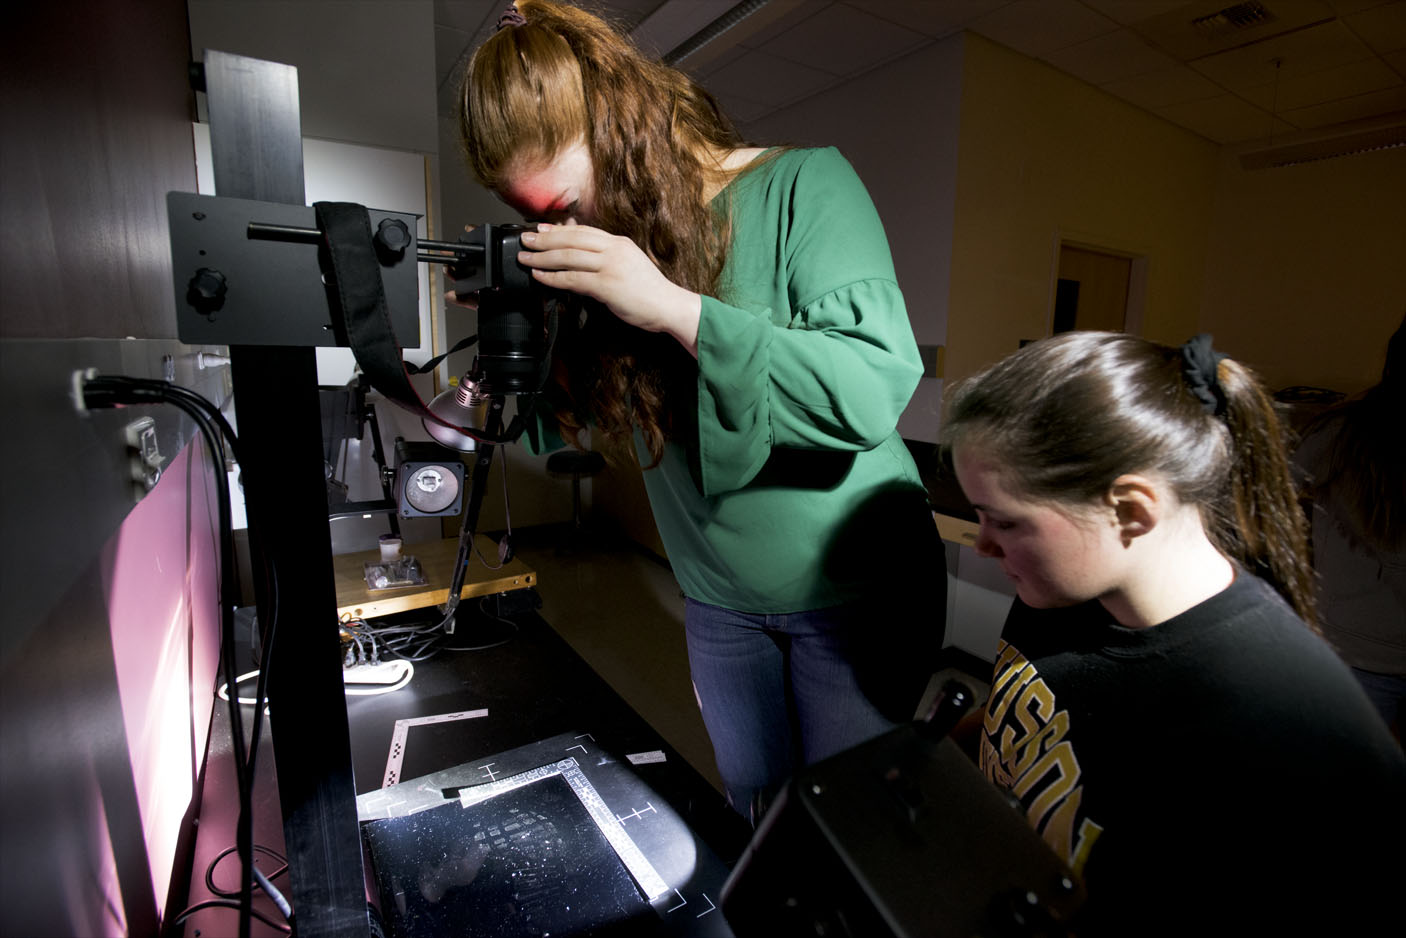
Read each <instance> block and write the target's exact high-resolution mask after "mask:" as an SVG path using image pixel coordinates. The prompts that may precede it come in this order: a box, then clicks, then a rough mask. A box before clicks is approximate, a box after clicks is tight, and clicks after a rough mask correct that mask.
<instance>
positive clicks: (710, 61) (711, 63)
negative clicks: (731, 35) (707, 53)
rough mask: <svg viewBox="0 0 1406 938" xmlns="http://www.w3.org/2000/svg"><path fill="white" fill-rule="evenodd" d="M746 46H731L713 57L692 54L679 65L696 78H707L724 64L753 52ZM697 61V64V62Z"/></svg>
mask: <svg viewBox="0 0 1406 938" xmlns="http://www.w3.org/2000/svg"><path fill="white" fill-rule="evenodd" d="M751 51H752V50H751V49H748V48H747V47H746V46H729V47H728V48H726V49H723V50H721V51H719V52H718V54H717V55H716V56H714V57H713V58H704V57H703V56H699V55H690V56H689V57H688V58H687V59H684V61H683V62H681V63H679V67H680V68H682V69H683V70H684V71H686V72H688V73H689V74H690V75H692V76H693V77H694V79H695V80H697V79H702V78H706V77H708V76H709V75H711V74H713V73H714V72H716V71H717V70H718V69H720V68H723V67H724V66H726V65H728V64H730V63H732V62H736V61H737V60H738V59H740V58H742V56H744V55H746V54H747V53H748V52H751ZM695 61H696V62H697V64H695Z"/></svg>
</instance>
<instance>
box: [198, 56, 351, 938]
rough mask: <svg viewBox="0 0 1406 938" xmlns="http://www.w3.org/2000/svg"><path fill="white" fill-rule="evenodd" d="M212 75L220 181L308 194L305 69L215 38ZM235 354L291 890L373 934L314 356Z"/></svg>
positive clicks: (312, 911)
mask: <svg viewBox="0 0 1406 938" xmlns="http://www.w3.org/2000/svg"><path fill="white" fill-rule="evenodd" d="M205 85H206V88H205V90H206V94H207V98H208V104H209V112H210V145H211V150H212V154H213V163H214V170H215V186H216V189H217V191H218V193H219V194H220V195H221V196H225V197H235V198H243V199H255V200H260V201H269V202H285V203H289V204H293V205H303V204H304V193H303V158H302V127H301V123H300V119H299V110H298V73H297V69H295V68H293V67H291V66H288V65H280V64H277V63H273V62H264V61H260V60H257V59H249V58H244V57H242V56H234V55H229V54H227V53H221V52H211V51H207V52H206V53H205ZM230 356H231V359H232V362H231V364H232V373H233V377H234V401H235V409H236V415H237V417H238V423H239V436H240V440H241V442H242V444H243V447H242V450H243V455H244V460H245V462H244V465H243V467H242V468H243V479H244V495H245V501H246V503H247V505H248V509H249V519H250V523H249V527H250V542H251V549H252V550H253V551H254V553H255V558H254V568H255V570H256V571H262V570H264V569H268V570H271V571H272V574H273V575H272V577H271V578H270V579H269V581H268V582H265V581H264V580H263V578H262V577H261V576H258V575H256V576H255V583H256V590H257V592H258V594H259V595H258V599H259V608H260V609H271V608H273V607H272V605H271V603H272V602H276V603H277V608H278V630H277V636H276V640H275V641H274V645H273V659H272V662H271V664H270V668H269V672H270V673H269V682H268V693H269V709H270V713H271V718H270V730H271V732H272V734H273V747H274V760H275V763H276V767H277V773H278V791H279V800H280V801H281V802H282V805H283V831H284V837H285V840H286V847H287V851H288V865H289V874H290V877H291V890H290V895H289V899H290V901H291V903H292V906H293V909H294V914H295V915H296V916H297V923H298V934H299V935H300V936H304V938H306V936H310V935H336V936H342V935H346V936H351V935H367V934H369V932H370V920H369V918H368V916H367V904H366V892H365V888H366V887H365V881H364V878H363V874H362V859H361V858H362V848H361V833H360V829H359V827H358V825H357V817H356V786H355V783H354V780H353V776H352V760H351V739H350V734H349V732H348V728H347V708H346V698H345V696H344V693H345V691H344V683H343V678H342V670H341V656H340V637H339V635H338V631H337V628H336V624H337V599H336V593H335V590H334V586H333V573H332V543H331V535H330V532H329V531H328V526H327V492H326V485H325V481H324V478H323V468H322V465H323V462H322V449H321V440H322V420H321V411H320V408H319V404H318V398H317V364H316V359H315V357H314V353H313V349H311V348H309V347H288V346H251V345H237V346H234V347H232V348H231V350H230ZM261 558H262V559H261ZM268 625H269V623H267V622H264V623H261V626H262V627H264V628H267V627H268Z"/></svg>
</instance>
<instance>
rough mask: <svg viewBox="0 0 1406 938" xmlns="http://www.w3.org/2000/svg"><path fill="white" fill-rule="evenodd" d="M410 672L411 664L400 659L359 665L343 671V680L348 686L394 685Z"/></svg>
mask: <svg viewBox="0 0 1406 938" xmlns="http://www.w3.org/2000/svg"><path fill="white" fill-rule="evenodd" d="M409 670H410V662H408V661H403V660H401V659H399V658H393V659H391V660H390V661H382V662H379V663H377V664H369V663H367V664H358V665H353V666H352V667H350V668H343V669H342V680H343V681H344V682H345V683H347V684H394V683H396V682H397V681H400V680H401V679H403V678H404V677H405V675H406V672H407V671H409Z"/></svg>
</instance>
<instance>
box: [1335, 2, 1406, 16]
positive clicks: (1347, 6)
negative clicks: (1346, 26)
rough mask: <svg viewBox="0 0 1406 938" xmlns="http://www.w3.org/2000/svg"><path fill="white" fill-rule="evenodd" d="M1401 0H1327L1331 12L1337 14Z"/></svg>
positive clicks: (1351, 12)
mask: <svg viewBox="0 0 1406 938" xmlns="http://www.w3.org/2000/svg"><path fill="white" fill-rule="evenodd" d="M1399 2H1401V0H1328V5H1329V6H1330V7H1332V8H1333V12H1335V13H1337V14H1338V15H1339V16H1351V15H1352V14H1353V13H1360V12H1362V11H1363V10H1369V9H1371V8H1372V7H1379V6H1385V5H1386V4H1388V3H1399Z"/></svg>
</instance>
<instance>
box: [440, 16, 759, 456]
mask: <svg viewBox="0 0 1406 938" xmlns="http://www.w3.org/2000/svg"><path fill="white" fill-rule="evenodd" d="M517 8H518V10H519V12H521V14H522V16H523V18H524V19H525V22H524V23H523V24H522V25H517V26H506V27H504V28H502V29H500V30H499V31H498V32H497V33H495V34H494V35H493V36H492V37H491V38H490V39H488V40H487V41H486V42H485V43H484V44H483V45H482V46H480V47H479V49H478V50H477V51H476V52H475V53H474V56H473V59H472V61H471V62H470V63H469V66H468V69H467V71H466V73H465V77H464V83H463V89H462V98H461V100H462V107H461V110H460V131H461V138H462V142H463V146H464V152H465V156H466V159H467V161H468V165H469V168H470V169H471V171H472V172H473V174H474V176H475V177H476V178H477V179H478V181H479V182H480V183H482V184H483V185H484V186H487V187H488V188H491V189H496V188H498V187H499V186H501V185H502V184H503V181H504V179H505V177H506V176H507V175H508V174H509V173H511V172H514V171H515V170H516V169H518V168H519V167H521V166H524V165H527V166H530V165H532V163H534V162H545V161H548V160H550V159H552V158H553V157H555V156H556V155H557V154H559V153H560V152H561V151H562V150H563V149H564V148H566V147H568V146H570V145H571V144H573V143H575V142H576V141H577V140H584V141H585V143H586V147H587V150H588V151H589V153H590V156H591V161H592V165H593V166H594V171H595V180H594V181H595V190H596V191H595V207H594V212H595V219H594V222H595V224H596V225H598V226H599V227H601V228H603V229H605V230H606V231H609V232H611V233H612V234H617V235H625V236H627V237H629V238H630V239H631V240H633V241H634V242H635V243H636V244H638V245H639V246H640V248H641V249H643V250H644V252H645V253H646V254H647V255H648V256H649V258H650V259H651V260H652V261H654V263H655V264H656V265H657V266H658V267H659V269H660V270H661V271H662V272H663V273H664V275H665V276H666V277H668V278H669V279H670V280H672V281H673V282H675V283H677V284H679V285H680V286H682V287H685V288H686V289H689V290H692V291H694V292H696V293H703V294H713V293H715V292H716V289H717V282H718V278H719V275H720V274H721V271H722V268H723V265H724V263H725V261H726V256H727V255H726V241H727V228H726V226H727V221H726V218H725V217H723V216H720V214H719V213H718V212H717V211H715V210H714V209H713V208H711V207H710V206H709V204H708V203H706V202H705V201H704V194H705V192H706V191H707V190H708V184H709V183H713V184H716V183H717V182H719V181H721V180H722V179H724V178H725V174H724V173H723V171H722V170H721V169H720V168H719V167H718V166H717V162H716V161H717V159H718V157H719V156H720V155H725V154H726V153H727V152H729V151H731V150H732V149H734V148H736V147H739V146H742V145H743V142H744V141H743V140H742V138H741V137H740V136H739V134H738V133H737V131H736V129H735V128H734V127H733V125H732V123H731V122H730V121H729V120H728V119H727V117H726V116H725V115H724V114H723V112H722V110H721V109H720V108H719V107H718V104H717V102H716V101H715V100H714V99H713V97H712V95H710V94H709V93H708V92H707V91H705V90H703V89H702V88H701V87H699V86H698V85H697V84H696V83H695V82H694V81H693V80H692V79H691V78H689V77H688V76H687V75H685V74H684V73H683V72H680V71H678V70H677V69H674V68H670V67H668V66H666V65H663V64H661V63H659V62H656V61H654V60H653V59H651V58H649V57H648V56H646V55H645V54H643V53H642V52H641V51H640V50H639V49H638V48H636V47H635V46H634V45H633V44H632V43H631V42H630V41H629V40H628V39H627V38H626V37H625V36H624V35H622V34H621V33H620V32H619V31H617V30H616V29H614V28H613V27H612V26H611V25H610V24H608V23H607V22H605V21H604V20H602V19H600V18H599V17H596V16H593V15H591V14H589V13H586V12H584V11H582V10H579V9H577V8H575V7H572V6H568V5H565V4H559V3H550V2H546V0H519V2H518V4H517ZM614 319H615V317H613V316H611V315H609V314H608V313H606V312H605V311H604V310H603V309H602V310H601V315H594V316H593V315H587V317H586V323H585V325H584V326H583V327H582V330H581V333H580V335H579V336H578V337H577V338H576V340H574V341H573V342H572V343H571V347H570V348H569V349H566V350H564V353H563V358H564V364H565V365H566V369H567V373H568V375H569V378H570V384H571V387H570V388H569V390H570V392H571V395H572V398H573V403H572V405H571V406H570V407H568V408H565V409H563V410H561V411H560V412H559V413H558V417H559V419H560V420H561V422H562V427H563V430H564V431H566V433H567V434H568V436H571V437H576V436H577V434H579V431H580V429H581V425H582V422H583V421H584V419H585V418H586V416H587V415H589V417H590V418H591V419H592V420H594V421H595V423H596V425H597V426H599V427H600V428H601V429H602V430H603V431H605V432H606V433H608V434H621V433H628V432H629V431H630V429H631V427H632V426H634V425H638V426H639V428H640V430H641V432H642V433H643V435H644V438H645V442H646V444H647V446H648V448H649V450H650V454H651V456H652V457H653V460H654V463H653V464H657V463H658V462H659V459H660V457H661V456H662V454H663V447H664V441H665V439H672V438H675V437H676V436H678V435H679V432H680V430H681V428H680V427H679V426H676V423H675V421H674V418H673V416H672V415H673V413H674V412H675V411H677V410H687V409H690V408H691V406H692V401H693V395H694V394H695V393H696V389H695V384H696V376H697V365H696V363H695V362H694V361H693V359H692V358H691V357H690V356H689V355H688V353H687V352H685V351H684V350H683V349H682V348H681V347H680V346H679V344H678V343H677V342H676V341H675V340H674V339H673V338H672V337H670V336H668V335H664V334H656V333H647V332H643V331H642V330H639V329H635V328H631V327H625V326H623V325H622V324H619V323H617V322H615V321H614Z"/></svg>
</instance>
